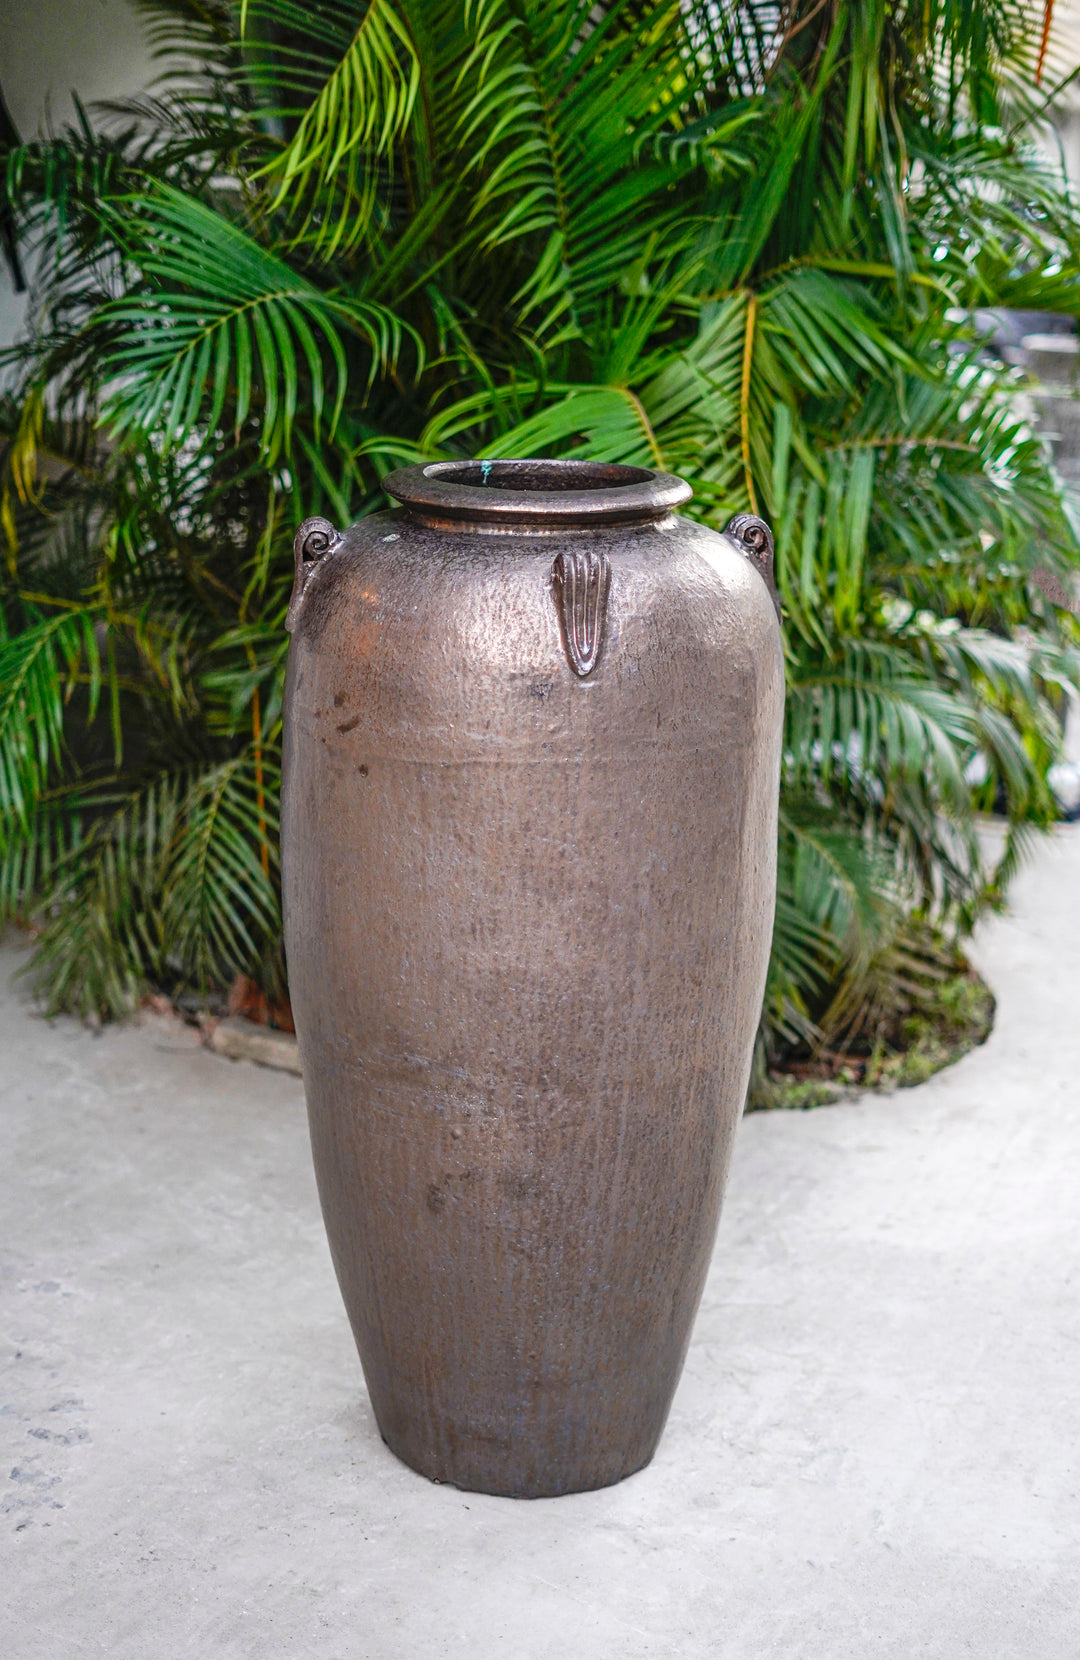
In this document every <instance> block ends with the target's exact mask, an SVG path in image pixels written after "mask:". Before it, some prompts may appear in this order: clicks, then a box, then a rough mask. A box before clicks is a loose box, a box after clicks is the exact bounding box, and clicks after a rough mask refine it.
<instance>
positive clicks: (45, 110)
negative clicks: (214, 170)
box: [0, 0, 154, 346]
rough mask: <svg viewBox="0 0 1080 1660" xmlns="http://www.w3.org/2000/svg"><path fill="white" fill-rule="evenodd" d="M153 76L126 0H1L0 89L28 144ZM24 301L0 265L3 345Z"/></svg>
mask: <svg viewBox="0 0 1080 1660" xmlns="http://www.w3.org/2000/svg"><path fill="white" fill-rule="evenodd" d="M153 77H154V66H153V64H152V62H151V59H150V54H149V51H148V49H147V47H146V43H145V41H144V40H143V38H142V32H141V24H140V22H139V19H138V17H137V15H136V14H135V12H134V11H133V10H132V9H131V8H130V7H129V5H128V4H127V0H0V86H3V89H4V100H5V102H6V104H7V107H8V109H9V110H10V112H11V117H12V120H13V121H14V122H15V125H16V127H17V128H18V130H19V136H20V137H21V138H23V139H29V138H33V137H34V136H35V135H36V134H37V133H38V132H40V131H41V130H42V129H43V128H44V127H45V126H46V125H47V124H48V123H49V122H50V121H51V123H52V125H53V126H59V125H61V124H62V123H63V122H65V121H67V120H68V119H69V118H70V117H71V116H72V115H73V114H74V111H75V106H74V103H73V102H72V97H71V94H72V91H75V92H77V93H78V95H79V97H80V98H81V99H82V101H83V103H84V104H86V103H92V102H93V101H94V100H95V99H98V98H123V97H127V96H130V95H131V94H133V93H136V92H140V91H142V90H143V88H144V87H146V86H148V85H149V83H150V82H151V81H152V80H153ZM24 311H25V300H24V299H23V298H22V297H21V296H20V295H17V294H15V293H14V291H13V290H12V287H11V282H10V279H9V277H8V272H7V266H6V263H5V262H4V261H3V260H2V259H0V346H6V345H9V344H10V343H11V342H12V341H13V340H14V339H15V336H16V332H17V330H18V328H19V327H20V325H21V322H22V317H23V313H24Z"/></svg>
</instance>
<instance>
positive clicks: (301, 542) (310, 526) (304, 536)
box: [285, 517, 341, 634]
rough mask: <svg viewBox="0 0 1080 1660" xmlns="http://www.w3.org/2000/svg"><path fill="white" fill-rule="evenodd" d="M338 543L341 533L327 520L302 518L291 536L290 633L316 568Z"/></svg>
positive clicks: (288, 622) (287, 625)
mask: <svg viewBox="0 0 1080 1660" xmlns="http://www.w3.org/2000/svg"><path fill="white" fill-rule="evenodd" d="M340 546H341V532H340V531H339V530H337V529H336V528H335V526H334V525H332V524H331V523H330V520H329V519H320V518H318V517H316V518H312V519H305V520H304V522H303V524H302V525H301V526H300V528H299V530H298V531H297V532H296V535H295V536H294V537H293V558H294V560H295V565H296V574H295V576H294V577H293V591H292V598H291V599H290V600H289V609H288V612H287V613H286V617H285V627H286V630H287V631H288V632H289V633H290V634H291V633H292V632H293V630H294V628H295V627H296V624H297V621H298V620H299V617H300V608H301V606H302V605H303V602H304V594H305V593H306V592H307V585H308V583H309V582H310V580H311V577H312V574H313V572H314V571H315V569H316V567H317V566H318V565H320V564H321V563H322V561H323V560H324V559H326V558H327V557H328V556H330V555H332V554H335V553H336V552H337V550H338V548H339V547H340Z"/></svg>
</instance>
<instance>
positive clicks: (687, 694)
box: [282, 461, 783, 1497]
mask: <svg viewBox="0 0 1080 1660" xmlns="http://www.w3.org/2000/svg"><path fill="white" fill-rule="evenodd" d="M385 488H386V490H387V492H388V493H389V494H390V495H391V496H392V497H394V498H395V499H396V500H398V501H399V502H400V503H401V504H402V505H401V507H400V508H398V509H396V510H394V511H392V512H387V513H377V514H374V515H372V516H371V517H370V518H366V519H363V520H361V521H360V522H359V523H358V524H355V525H353V526H352V528H351V529H349V530H346V531H344V532H342V533H339V532H338V531H336V530H335V529H334V527H333V526H332V525H330V524H329V523H327V521H325V520H322V519H314V520H312V519H309V520H307V521H305V523H304V524H303V525H301V527H300V529H299V531H298V532H297V540H296V565H297V569H296V586H295V589H294V595H293V601H292V605H291V607H290V613H289V626H290V628H291V630H292V644H291V649H290V654H289V671H288V687H287V693H286V711H285V763H284V764H285V787H284V799H283V818H282V848H283V864H284V895H285V934H286V945H287V951H288V963H289V982H290V987H291V992H292V1002H293V1010H294V1014H295V1019H296V1026H297V1032H298V1035H299V1040H300V1049H301V1056H302V1061H303V1068H304V1079H305V1084H306V1088H307V1097H308V1106H309V1112H310V1119H311V1139H312V1148H313V1152H314V1160H315V1169H316V1173H317V1177H318V1184H319V1193H320V1197H321V1200H322V1207H323V1214H324V1216H325V1219H326V1227H327V1232H328V1234H329V1239H330V1246H331V1250H332V1253H333V1258H334V1264H335V1267H336V1270H337V1275H338V1279H339V1282H340V1285H341V1290H342V1295H343V1297H344V1301H345V1306H346V1308H347V1310H348V1314H349V1319H350V1321H351V1323H352V1328H353V1331H354V1333H355V1336H356V1342H357V1346H358V1348H359V1351H360V1357H361V1360H362V1362H363V1367H364V1373H365V1376H366V1379H367V1384H368V1389H369V1391H370V1394H371V1401H372V1405H373V1407H374V1411H375V1416H376V1419H377V1421H378V1425H379V1429H380V1430H381V1432H382V1435H383V1438H384V1440H385V1441H386V1443H387V1444H388V1446H390V1447H391V1448H392V1450H393V1451H394V1452H395V1453H397V1454H398V1456H399V1457H400V1458H402V1459H404V1460H405V1462H406V1463H407V1464H410V1465H411V1466H412V1467H413V1468H414V1469H416V1470H419V1471H421V1472H422V1473H423V1474H424V1475H426V1476H429V1477H431V1478H432V1479H433V1480H436V1481H442V1482H451V1483H453V1484H454V1485H455V1486H458V1487H462V1488H467V1489H473V1490H477V1491H480V1492H486V1493H500V1494H508V1495H513V1496H517V1497H539V1496H542V1495H553V1494H559V1493H570V1492H577V1491H582V1490H584V1489H588V1488H594V1487H603V1486H606V1485H607V1484H609V1483H611V1482H615V1481H619V1480H620V1479H621V1478H622V1477H624V1476H628V1475H630V1474H632V1473H633V1472H634V1471H635V1470H638V1469H640V1468H641V1467H642V1465H644V1464H646V1463H648V1461H649V1459H650V1458H651V1457H652V1455H653V1452H654V1450H655V1448H656V1445H657V1442H658V1440H659V1437H660V1432H661V1430H662V1428H663V1425H664V1421H665V1418H666V1416H667V1413H668V1409H669V1407H670V1404H671V1398H672V1395H673V1393H674V1390H675V1385H676V1383H677V1381H678V1378H679V1373H680V1371H681V1368H682V1364H683V1359H684V1356H685V1353H686V1348H687V1343H688V1341H689V1337H690V1329H691V1325H692V1322H693V1318H694V1313H695V1310H696V1308H697V1305H698V1301H699V1298H700V1296H701V1290H702V1286H703V1283H704V1278H705V1273H706V1269H707V1267H708V1263H709V1257H710V1253H711V1250H712V1245H713V1241H714V1237H715V1233H716V1225H717V1220H718V1216H719V1210H720V1200H721V1195H722V1191H723V1186H724V1181H725V1178H726V1174H727V1169H728V1163H729V1158H730V1153H731V1145H732V1139H733V1136H734V1131H735V1126H736V1123H737V1121H738V1118H739V1115H740V1112H741V1110H742V1106H743V1101H744V1097H745V1092H746V1086H747V1078H748V1073H749V1066H750V1059H751V1051H752V1046H753V1041H754V1034H755V1030H756V1026H757V1021H758V1017H759V1013H760V1009H761V1001H762V994H763V989H764V983H765V970H766V965H767V961H768V953H769V943H770V936H771V930H772V919H773V904H774V890H775V853H776V811H777V795H778V789H779V770H780V735H781V719H782V710H783V661H782V655H781V647H780V634H779V627H778V623H777V609H776V604H775V596H774V593H773V592H772V591H771V580H772V547H771V541H770V539H769V535H768V531H767V529H766V527H765V526H764V525H763V524H762V522H761V521H760V520H758V519H754V518H751V517H750V516H749V515H740V516H739V518H737V519H736V520H733V521H732V522H731V524H730V525H729V526H728V529H727V531H726V532H725V534H723V535H719V534H717V533H716V532H714V531H710V530H707V529H705V528H703V527H702V526H700V525H698V524H695V523H693V522H691V521H689V520H686V519H681V518H679V517H677V516H676V513H675V511H674V510H675V509H676V508H677V507H678V506H680V505H681V504H682V503H683V502H685V501H687V500H688V499H689V497H690V494H691V491H690V488H689V486H688V485H687V484H685V483H684V482H683V481H682V480H681V479H677V478H673V477H671V476H670V475H667V474H663V473H658V472H653V471H651V470H650V469H647V468H642V467H617V466H602V465H598V464H592V463H588V462H570V461H495V462H469V463H460V462H438V463H435V464H434V465H429V466H424V467H410V468H406V469H405V470H403V471H401V472H397V473H394V474H392V475H391V477H389V478H388V479H386V480H385Z"/></svg>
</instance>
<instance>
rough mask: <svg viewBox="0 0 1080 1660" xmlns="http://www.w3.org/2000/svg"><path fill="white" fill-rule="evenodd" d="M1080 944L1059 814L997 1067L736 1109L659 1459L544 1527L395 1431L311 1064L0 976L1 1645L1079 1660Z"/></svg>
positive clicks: (272, 1657) (510, 1658)
mask: <svg viewBox="0 0 1080 1660" xmlns="http://www.w3.org/2000/svg"><path fill="white" fill-rule="evenodd" d="M1078 923H1080V828H1068V829H1063V830H1061V831H1060V832H1058V833H1057V834H1056V835H1055V837H1054V839H1053V841H1052V842H1050V843H1048V844H1046V845H1044V846H1043V847H1042V848H1041V849H1040V851H1039V853H1038V855H1037V858H1036V860H1035V862H1034V863H1033V865H1032V866H1031V867H1030V868H1029V869H1028V870H1027V872H1026V873H1025V874H1024V875H1023V877H1022V878H1021V880H1020V881H1019V883H1018V884H1017V887H1016V890H1015V902H1014V909H1013V912H1012V914H1011V915H1010V916H1008V917H1006V918H1003V919H995V920H994V921H993V922H992V923H991V924H990V926H989V927H988V928H987V929H986V930H985V932H984V933H983V935H982V936H981V940H980V945H979V952H978V954H979V957H980V960H981V963H982V965H983V967H984V969H985V971H986V972H987V973H988V975H989V977H990V979H991V981H992V982H993V984H994V985H995V987H996V989H997V991H998V993H999V996H1000V1016H999V1020H998V1024H997V1028H996V1030H995V1032H994V1034H993V1036H992V1038H991V1039H990V1041H989V1043H988V1044H987V1045H986V1047H985V1048H984V1049H982V1050H980V1051H978V1052H976V1053H974V1054H972V1055H970V1056H969V1057H967V1058H966V1059H965V1060H964V1061H962V1062H961V1063H960V1064H959V1065H958V1066H957V1067H955V1068H954V1069H953V1070H952V1071H951V1072H949V1073H948V1074H945V1075H943V1076H941V1077H939V1078H937V1079H935V1080H932V1081H931V1082H930V1083H929V1084H928V1085H925V1086H924V1087H923V1088H921V1089H919V1090H915V1091H909V1092H907V1093H904V1094H900V1095H896V1096H894V1097H892V1098H891V1099H881V1098H873V1097H869V1098H865V1099H863V1100H860V1101H856V1102H851V1103H847V1104H845V1105H842V1106H837V1107H833V1108H827V1109H823V1110H819V1111H817V1112H813V1113H805V1114H773V1115H760V1114H759V1115H756V1116H754V1117H751V1118H749V1119H747V1120H746V1122H745V1123H744V1124H743V1126H742V1129H741V1132H740V1140H739V1146H738V1153H737V1159H736V1168H735V1173H734V1177H733V1181H732V1186H731V1190H730V1193H729V1198H728V1203H727V1206H726V1210H725V1215H724V1221H723V1223H722V1226H721V1232H720V1240H719V1245H718V1248H717V1252H716V1258H715V1262H714V1266H713V1270H712V1275H711V1278H710V1281H709V1286H708V1291H707V1294H706V1298H705V1303H704V1306H703V1309H702V1313H701V1316H700V1318H699V1321H698V1325H697V1329H696V1333H695V1338H694V1343H693V1348H692V1351H691V1354H690V1359H689V1364H688V1366H687V1370H686V1374H685V1377H684V1379H683V1382H682V1385H681V1387H680V1389H679V1393H678V1396H677V1398H676V1402H675V1407H674V1411H673V1413H672V1417H671V1421H670V1423H669V1426H668V1429H667V1433H666V1435H665V1438H664V1440H663V1442H662V1444H661V1448H660V1451H659V1454H658V1455H657V1458H656V1460H655V1461H654V1463H653V1465H652V1466H651V1467H650V1468H649V1469H648V1470H646V1471H644V1472H643V1473H642V1474H640V1475H638V1476H635V1477H634V1478H633V1479H632V1480H630V1481H628V1482H626V1483H624V1484H623V1485H622V1486H620V1487H617V1488H612V1489H609V1490H607V1491H606V1492H601V1493H593V1494H589V1495H585V1496H582V1497H577V1498H568V1499H556V1500H546V1501H541V1502H536V1503H515V1502H514V1501H512V1500H503V1499H485V1498H480V1497H477V1496H475V1495H469V1494H465V1493H459V1492H456V1491H454V1490H452V1489H449V1488H441V1487H434V1486H431V1485H429V1484H428V1483H427V1482H425V1481H423V1480H422V1479H421V1478H419V1477H417V1476H415V1475H413V1474H412V1473H411V1472H410V1471H409V1470H407V1469H405V1468H404V1467H403V1466H402V1465H400V1464H398V1463H397V1462H396V1461H395V1459H394V1458H393V1457H392V1456H391V1454H390V1453H389V1452H387V1450H386V1449H385V1448H384V1447H383V1445H382V1443H381V1442H380V1440H379V1438H378V1435H377V1433H376V1431H375V1427H374V1425H373V1423H372V1420H371V1415H370V1411H369V1409H368V1406H367V1403H366V1398H365V1395H364V1391H363V1386H362V1381H361V1376H360V1372H359V1368H358V1365H357V1361H356V1357H355V1353H354V1351H353V1347H352V1342H351V1339H350V1336H349V1332H348V1328H347V1326H346V1323H345V1318H344V1315H343V1313H342V1310H341V1307H340V1304H339V1302H338V1296H337V1291H336V1288H335V1285H334V1281H333V1275H332V1272H331V1268H330V1262H329V1258H328V1254H327V1250H326V1245H325V1243H324V1240H323V1236H322V1231H321V1227H320V1222H319V1216H318V1210H317V1206H316V1200H315V1191H314V1185H313V1181H312V1176H311V1171H310V1168H309V1162H308V1152H307V1146H306V1131H305V1125H304V1117H303V1110H302V1097H301V1087H300V1084H299V1083H298V1081H297V1080H295V1079H293V1078H289V1077H287V1076H284V1075H279V1074H275V1073H272V1072H267V1071H264V1070H260V1069H258V1068H256V1067H252V1066H248V1065H245V1064H243V1063H232V1062H229V1061H225V1060H222V1059H220V1058H218V1057H217V1056H214V1055H212V1054H210V1053H208V1052H206V1051H205V1050H200V1049H198V1048H197V1047H195V1046H194V1043H193V1040H192V1037H191V1035H190V1034H189V1033H187V1032H186V1031H185V1030H183V1029H182V1028H180V1029H177V1028H175V1027H173V1026H171V1025H170V1024H168V1023H167V1022H166V1023H162V1022H160V1021H158V1022H157V1023H156V1024H151V1025H146V1026H143V1027H141V1028H139V1029H134V1028H128V1029H125V1030H116V1029H114V1030H109V1031H106V1032H105V1033H103V1034H102V1035H100V1036H94V1035H92V1034H91V1033H90V1032H88V1031H85V1030H83V1029H81V1028H79V1027H78V1026H76V1025H74V1024H73V1023H71V1022H67V1021H58V1022H56V1023H54V1024H52V1025H49V1024H47V1023H45V1022H44V1021H43V1020H41V1019H38V1018H36V1017H35V1016H34V1015H33V1014H32V1013H31V1012H30V1011H29V1010H28V1009H27V1007H26V1006H25V1004H24V1003H23V1002H22V1001H21V1000H20V998H19V997H18V996H17V995H15V994H14V993H13V992H12V991H11V990H10V989H8V990H6V991H4V993H3V997H2V1000H0V1053H2V1057H3V1064H2V1068H0V1104H2V1114H0V1119H2V1133H3V1151H2V1159H0V1181H2V1183H3V1193H2V1195H0V1228H2V1233H3V1242H4V1259H3V1260H4V1267H3V1278H2V1291H3V1304H4V1313H3V1325H2V1330H3V1390H2V1397H0V1398H2V1403H3V1404H2V1416H0V1436H2V1438H3V1462H2V1463H0V1477H2V1478H3V1480H0V1492H2V1494H3V1497H2V1515H0V1606H2V1608H3V1613H2V1614H0V1655H2V1656H3V1657H4V1660H69V1657H72V1660H78V1657H81V1656H100V1655H107V1656H110V1657H111V1660H173V1657H177V1660H179V1657H186V1656H192V1657H195V1656H198V1657H199V1660H225V1657H228V1660H232V1657H238V1660H239V1657H243V1660H248V1657H252V1660H256V1657H257V1660H277V1657H279V1656H280V1657H286V1656H287V1657H290V1660H292V1657H297V1660H300V1657H304V1660H413V1657H420V1660H427V1657H429V1656H430V1657H432V1660H436V1657H440V1656H456V1655H462V1656H466V1655H467V1656H470V1657H472V1660H556V1657H558V1660H563V1657H569V1660H615V1657H616V1656H617V1657H619V1660H644V1657H646V1656H649V1657H651V1656H664V1657H667V1656H679V1657H683V1656H685V1657H691V1660H697V1657H702V1660H704V1657H706V1656H708V1657H709V1660H762V1657H771V1656H778V1657H783V1660H924V1657H925V1660H960V1657H967V1656H976V1657H978V1660H1077V1656H1078V1655H1080V1502H1078V1493H1077V1469H1076V1460H1077V1446H1078V1443H1080V1406H1078V1398H1080V1365H1078V1362H1080V1342H1078V1338H1080V1318H1078V1316H1080V1275H1078V1274H1077V1264H1078V1258H1080V1239H1078V1235H1080V1203H1078V1185H1080V1183H1078V1170H1080V1101H1078V1082H1077V1080H1078V1078H1080V1006H1078V1005H1080V926H1078ZM2 960H3V966H4V968H5V970H11V969H12V968H14V967H15V965H16V963H17V961H18V953H17V952H16V951H14V950H10V949H9V950H7V951H6V952H5V953H3V954H2Z"/></svg>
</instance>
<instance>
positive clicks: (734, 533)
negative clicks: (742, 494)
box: [724, 513, 780, 617]
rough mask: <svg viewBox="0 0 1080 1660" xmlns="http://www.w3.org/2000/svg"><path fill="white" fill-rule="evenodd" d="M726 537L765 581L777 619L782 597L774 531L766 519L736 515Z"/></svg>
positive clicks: (728, 523)
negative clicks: (777, 573) (778, 584)
mask: <svg viewBox="0 0 1080 1660" xmlns="http://www.w3.org/2000/svg"><path fill="white" fill-rule="evenodd" d="M724 535H725V536H727V537H729V538H730V540H731V541H733V542H734V543H735V546H736V547H737V548H738V550H739V552H740V553H742V554H745V556H746V558H747V559H749V561H750V563H751V565H753V567H754V569H755V570H756V571H759V572H760V573H761V575H762V576H763V577H764V579H765V586H766V587H767V588H768V590H769V594H770V596H771V598H772V602H773V605H774V607H775V608H776V615H777V617H779V616H780V595H779V594H778V593H777V591H776V564H775V553H774V549H773V539H772V531H771V530H770V529H769V527H768V525H767V524H766V523H765V520H764V519H759V518H758V517H757V516H756V515H755V514H753V513H736V515H735V517H734V518H733V519H729V520H728V522H727V524H726V525H725V526H724Z"/></svg>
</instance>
